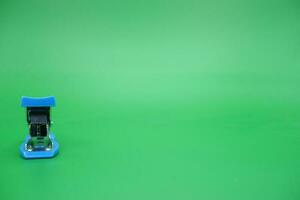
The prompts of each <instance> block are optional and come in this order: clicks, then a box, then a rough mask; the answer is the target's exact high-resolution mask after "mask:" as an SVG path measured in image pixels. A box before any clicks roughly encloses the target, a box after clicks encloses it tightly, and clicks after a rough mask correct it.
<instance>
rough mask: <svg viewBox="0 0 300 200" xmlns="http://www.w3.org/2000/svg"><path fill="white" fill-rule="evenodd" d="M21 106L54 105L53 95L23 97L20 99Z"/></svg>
mask: <svg viewBox="0 0 300 200" xmlns="http://www.w3.org/2000/svg"><path fill="white" fill-rule="evenodd" d="M21 106H22V107H53V106H55V98H54V96H49V97H25V96H23V97H22V99H21Z"/></svg>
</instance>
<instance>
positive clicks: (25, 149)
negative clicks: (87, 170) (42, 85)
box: [20, 96, 59, 159]
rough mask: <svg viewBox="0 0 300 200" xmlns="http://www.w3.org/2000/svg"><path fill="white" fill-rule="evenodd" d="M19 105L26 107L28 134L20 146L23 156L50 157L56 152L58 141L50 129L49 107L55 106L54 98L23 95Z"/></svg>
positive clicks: (27, 157) (28, 157)
mask: <svg viewBox="0 0 300 200" xmlns="http://www.w3.org/2000/svg"><path fill="white" fill-rule="evenodd" d="M21 106H22V107H24V108H26V116H27V123H28V127H29V134H28V135H27V137H26V139H25V141H24V142H23V143H22V144H21V146H20V153H21V156H22V157H23V158H26V159H30V158H51V157H54V156H55V155H56V154H57V153H58V148H59V145H58V142H57V141H56V139H55V136H54V134H53V133H52V132H51V131H50V127H51V123H52V122H51V118H50V108H51V107H54V106H55V98H54V97H53V96H49V97H25V96H23V97H22V99H21Z"/></svg>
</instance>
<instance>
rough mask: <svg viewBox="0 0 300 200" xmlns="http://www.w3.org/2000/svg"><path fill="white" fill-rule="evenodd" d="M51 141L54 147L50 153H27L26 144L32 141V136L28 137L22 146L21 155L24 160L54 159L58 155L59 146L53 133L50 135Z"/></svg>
mask: <svg viewBox="0 0 300 200" xmlns="http://www.w3.org/2000/svg"><path fill="white" fill-rule="evenodd" d="M49 137H50V139H51V141H52V142H53V147H52V149H51V150H49V151H26V149H25V144H26V143H27V142H28V140H29V139H30V136H29V135H28V136H27V137H26V139H25V141H24V142H23V143H22V144H21V146H20V153H21V156H22V157H23V158H26V159H32V158H52V157H54V156H56V155H57V153H58V148H59V144H58V142H57V141H56V139H55V136H54V134H53V133H50V135H49Z"/></svg>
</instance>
